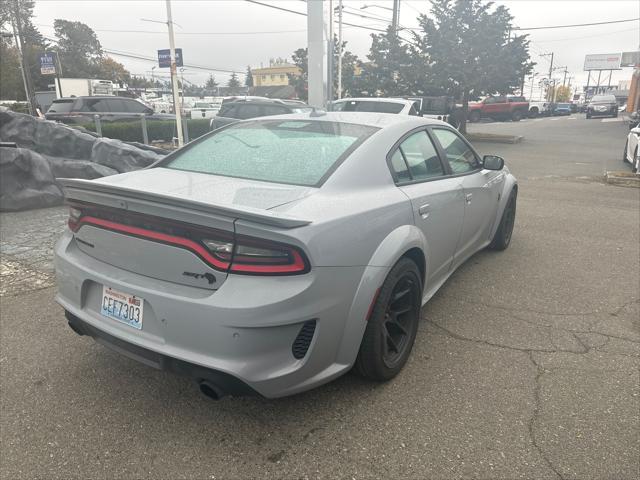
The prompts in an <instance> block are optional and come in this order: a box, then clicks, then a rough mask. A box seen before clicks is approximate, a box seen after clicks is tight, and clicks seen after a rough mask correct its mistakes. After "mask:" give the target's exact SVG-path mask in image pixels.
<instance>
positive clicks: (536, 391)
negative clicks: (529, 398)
mask: <svg viewBox="0 0 640 480" xmlns="http://www.w3.org/2000/svg"><path fill="white" fill-rule="evenodd" d="M528 357H529V360H530V361H531V363H532V364H533V368H535V369H536V376H535V380H534V382H535V383H534V388H533V400H534V408H533V414H532V415H531V418H530V419H529V422H528V424H527V429H528V431H529V438H531V443H532V445H533V447H534V448H535V449H536V451H537V452H538V454H539V455H540V456H541V457H542V459H543V460H544V461H545V463H546V464H547V466H548V467H549V468H550V469H551V470H552V471H553V473H555V474H556V476H557V477H558V478H559V479H560V480H564V477H563V476H562V474H561V473H560V472H559V471H558V469H557V468H556V467H555V465H553V463H552V462H551V460H549V457H547V455H546V454H545V453H544V451H543V450H542V447H541V446H540V445H539V444H538V440H537V438H536V433H535V428H534V426H535V423H536V421H537V420H538V416H539V415H540V410H541V409H542V400H541V398H540V388H541V386H540V378H541V377H542V375H544V369H543V368H542V367H540V365H538V363H537V362H536V361H535V359H534V358H533V352H531V351H529V355H528Z"/></svg>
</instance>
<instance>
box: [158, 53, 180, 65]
mask: <svg viewBox="0 0 640 480" xmlns="http://www.w3.org/2000/svg"><path fill="white" fill-rule="evenodd" d="M158 66H159V67H160V68H170V67H171V50H169V49H168V48H167V49H165V50H158ZM176 67H182V49H181V48H176Z"/></svg>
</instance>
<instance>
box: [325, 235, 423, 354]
mask: <svg viewBox="0 0 640 480" xmlns="http://www.w3.org/2000/svg"><path fill="white" fill-rule="evenodd" d="M412 248H419V249H420V250H421V251H422V252H423V253H424V255H425V270H426V271H428V269H429V262H428V261H427V259H428V258H429V250H428V246H427V242H426V239H425V237H424V234H423V233H422V231H421V230H420V229H419V228H418V227H416V226H415V225H402V226H400V227H398V228H396V229H395V230H393V231H392V232H391V233H389V235H387V237H386V238H385V239H384V240H383V241H382V242H381V243H380V245H379V246H378V248H377V249H376V250H375V252H374V253H373V255H372V256H371V260H370V261H369V264H368V265H367V266H366V267H365V269H364V273H363V275H362V278H361V279H360V284H359V285H358V288H357V290H356V293H355V295H354V298H353V301H352V303H351V308H350V309H349V316H348V318H347V321H346V324H345V329H344V332H343V335H342V341H341V344H340V348H339V350H338V359H337V361H338V362H339V363H342V364H347V365H353V363H354V362H355V360H356V357H357V355H358V350H359V347H360V343H361V342H362V336H363V335H364V331H365V329H366V327H367V314H368V313H369V308H370V307H371V303H372V302H373V300H374V298H375V297H376V294H377V292H378V289H379V288H380V287H381V286H382V284H383V283H384V281H385V279H386V278H387V275H388V274H389V271H390V270H391V268H392V267H393V266H394V265H395V264H396V263H397V262H398V260H400V258H401V257H402V256H403V255H404V254H405V253H406V252H408V251H409V250H411V249H412ZM425 273H426V272H425ZM425 277H427V275H425Z"/></svg>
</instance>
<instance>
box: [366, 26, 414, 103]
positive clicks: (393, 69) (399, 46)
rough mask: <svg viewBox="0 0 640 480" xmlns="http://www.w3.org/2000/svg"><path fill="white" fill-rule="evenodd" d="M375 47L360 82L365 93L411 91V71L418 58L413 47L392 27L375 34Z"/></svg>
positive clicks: (376, 94) (400, 92)
mask: <svg viewBox="0 0 640 480" xmlns="http://www.w3.org/2000/svg"><path fill="white" fill-rule="evenodd" d="M371 39H372V41H371V48H370V49H369V54H368V55H367V58H368V59H369V62H368V63H366V64H363V71H362V74H361V75H360V78H359V79H358V82H357V88H358V89H359V90H360V93H361V94H364V95H368V96H371V97H374V96H384V97H388V96H393V95H407V94H409V93H411V92H410V84H411V82H410V80H409V73H410V71H411V70H410V69H411V65H412V64H413V62H414V59H412V58H411V56H410V54H409V48H408V46H407V44H406V42H404V41H403V40H402V39H401V38H400V36H399V35H397V34H396V32H394V31H393V29H392V28H391V27H389V28H388V29H387V31H386V32H385V33H379V34H375V33H373V34H371Z"/></svg>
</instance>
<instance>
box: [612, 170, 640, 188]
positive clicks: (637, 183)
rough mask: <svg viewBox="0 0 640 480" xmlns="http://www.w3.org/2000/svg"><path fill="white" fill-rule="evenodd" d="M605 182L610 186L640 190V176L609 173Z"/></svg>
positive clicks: (626, 173) (628, 173) (627, 173)
mask: <svg viewBox="0 0 640 480" xmlns="http://www.w3.org/2000/svg"><path fill="white" fill-rule="evenodd" d="M604 180H605V182H607V183H608V184H609V185H617V186H620V187H636V188H640V175H638V174H635V173H631V172H607V173H605V174H604Z"/></svg>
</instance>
